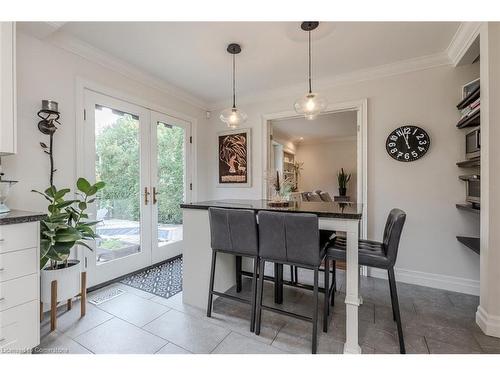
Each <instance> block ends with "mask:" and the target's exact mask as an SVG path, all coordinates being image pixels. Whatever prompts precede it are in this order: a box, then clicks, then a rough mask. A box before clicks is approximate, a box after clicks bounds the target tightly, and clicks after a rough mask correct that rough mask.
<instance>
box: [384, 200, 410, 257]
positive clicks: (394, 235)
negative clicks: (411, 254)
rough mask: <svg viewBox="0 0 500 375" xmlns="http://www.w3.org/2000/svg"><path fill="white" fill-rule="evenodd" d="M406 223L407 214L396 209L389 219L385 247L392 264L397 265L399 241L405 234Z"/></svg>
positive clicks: (385, 232) (386, 227)
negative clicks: (403, 233)
mask: <svg viewBox="0 0 500 375" xmlns="http://www.w3.org/2000/svg"><path fill="white" fill-rule="evenodd" d="M405 221H406V213H405V212H404V211H403V210H400V209H399V208H394V209H392V210H391V212H390V213H389V216H388V217H387V222H386V223H385V230H384V241H383V242H384V247H385V251H386V256H387V258H389V260H390V261H391V263H392V264H393V265H394V263H396V258H397V256H398V249H399V240H400V239H401V233H402V232H403V226H404V224H405Z"/></svg>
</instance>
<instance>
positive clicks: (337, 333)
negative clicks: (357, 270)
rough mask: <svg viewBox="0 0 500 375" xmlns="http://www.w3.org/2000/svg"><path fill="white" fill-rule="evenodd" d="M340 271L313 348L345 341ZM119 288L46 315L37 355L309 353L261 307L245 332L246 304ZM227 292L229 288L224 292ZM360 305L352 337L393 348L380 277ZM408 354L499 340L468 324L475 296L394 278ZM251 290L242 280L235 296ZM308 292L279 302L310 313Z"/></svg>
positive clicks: (483, 346)
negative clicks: (187, 300)
mask: <svg viewBox="0 0 500 375" xmlns="http://www.w3.org/2000/svg"><path fill="white" fill-rule="evenodd" d="M342 280H343V274H342V273H341V272H338V284H337V285H338V286H339V291H338V292H337V295H336V301H337V303H336V305H335V307H334V308H333V314H332V315H331V319H330V322H329V331H328V333H326V334H325V333H323V332H322V330H321V328H320V329H319V337H318V343H319V346H318V352H319V353H341V352H342V348H343V342H344V339H345V307H344V304H343V298H344V295H343V291H344V286H343V285H342V284H343V283H342ZM110 287H120V288H121V289H123V290H125V291H126V293H124V294H123V295H121V296H119V297H116V298H115V299H112V300H111V301H108V302H105V303H103V304H101V305H99V306H94V305H91V304H89V305H88V308H87V315H86V316H85V317H84V318H82V319H80V318H79V311H80V309H79V302H75V303H74V306H73V310H71V311H66V309H65V306H61V308H60V310H59V318H58V327H57V330H56V331H54V332H52V333H50V332H49V319H48V315H46V316H45V319H44V321H43V322H42V325H41V331H42V332H41V344H40V346H39V347H38V348H37V349H36V350H35V352H36V353H57V354H61V353H86V354H90V353H96V354H99V353H149V354H153V353H157V354H183V353H217V354H222V353H258V354H260V353H270V354H280V353H310V350H311V341H310V340H311V337H310V336H311V325H310V324H309V323H306V322H302V321H298V320H295V319H292V318H288V317H284V316H280V315H277V314H273V313H270V312H267V311H265V312H263V320H262V330H261V335H260V336H256V335H255V334H253V333H251V332H250V331H249V316H250V312H249V306H247V305H242V304H239V303H237V302H233V301H230V300H223V299H218V300H216V301H215V302H214V313H213V316H212V318H207V317H206V315H205V311H204V310H200V309H197V308H193V307H191V306H187V305H184V304H183V303H182V294H181V293H179V294H177V295H175V296H173V297H171V298H169V299H164V298H161V297H157V296H154V295H152V294H149V293H146V292H143V291H141V290H138V289H134V288H132V287H128V286H126V285H122V284H114V285H112V286H110ZM231 292H232V293H234V290H231ZM361 292H362V295H363V299H364V303H363V305H362V306H361V307H360V314H359V317H360V326H359V340H360V345H361V348H362V350H363V353H369V354H372V353H398V352H399V346H398V339H397V332H396V325H395V323H394V321H393V320H392V310H391V307H390V296H389V289H388V284H387V281H386V280H381V279H375V278H365V277H363V278H361ZM398 292H399V299H400V306H401V311H402V319H403V325H404V333H405V343H406V350H407V352H408V353H432V354H434V353H436V354H438V353H500V339H496V338H493V337H489V336H485V335H484V334H482V332H481V330H480V329H479V327H477V325H476V324H475V322H474V320H475V319H474V315H475V311H476V307H477V304H478V303H479V299H478V297H475V296H469V295H465V294H460V293H453V292H447V291H442V290H438V289H432V288H425V287H420V286H415V285H409V284H404V283H398ZM249 293H250V280H249V279H245V280H244V285H243V291H242V294H247V295H248V294H249ZM264 299H265V303H266V304H270V305H273V287H272V284H270V283H266V287H265V295H264ZM311 301H312V296H311V293H310V292H308V291H304V290H300V289H295V288H290V287H285V291H284V306H285V307H286V308H287V309H290V310H291V311H295V312H298V313H306V314H307V313H309V311H310V306H311Z"/></svg>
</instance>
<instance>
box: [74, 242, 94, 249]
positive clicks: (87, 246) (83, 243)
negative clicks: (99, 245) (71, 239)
mask: <svg viewBox="0 0 500 375" xmlns="http://www.w3.org/2000/svg"><path fill="white" fill-rule="evenodd" d="M76 244H77V245H82V246H84V247H86V248H87V249H89V250H90V251H94V249H92V248H91V247H90V246H89V245H87V244H86V243H85V242H83V241H77V242H76Z"/></svg>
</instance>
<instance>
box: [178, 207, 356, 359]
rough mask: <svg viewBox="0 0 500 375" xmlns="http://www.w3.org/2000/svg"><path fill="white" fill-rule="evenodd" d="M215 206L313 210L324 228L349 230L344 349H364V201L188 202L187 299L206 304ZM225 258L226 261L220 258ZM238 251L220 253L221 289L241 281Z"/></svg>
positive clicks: (185, 233) (185, 229)
mask: <svg viewBox="0 0 500 375" xmlns="http://www.w3.org/2000/svg"><path fill="white" fill-rule="evenodd" d="M210 207H217V208H227V209H248V210H253V211H255V213H256V214H258V212H259V211H279V212H284V213H311V214H315V215H317V216H318V220H319V229H320V230H329V231H335V232H344V234H345V236H346V242H347V244H346V280H345V281H346V288H345V289H346V295H345V300H344V302H345V305H346V315H345V317H346V325H345V326H346V339H345V343H344V353H352V354H359V353H361V347H360V346H359V343H358V321H359V319H358V309H359V306H360V304H361V303H362V299H361V296H360V292H359V264H358V240H359V233H360V223H361V218H362V214H363V206H362V204H358V203H351V202H348V203H346V202H304V201H294V202H290V203H289V204H288V206H286V207H275V206H274V205H273V204H272V203H271V202H270V201H269V200H265V199H257V200H249V199H218V200H210V201H202V202H193V203H183V204H181V208H182V211H183V241H184V246H183V293H182V298H183V303H185V304H188V305H191V306H195V307H198V308H201V309H206V306H207V302H208V286H209V280H210V264H211V256H212V249H211V247H210V223H209V218H208V209H209V208H210ZM219 259H220V260H219ZM235 264H236V262H235V261H234V256H231V255H230V254H221V256H220V258H219V257H218V258H217V272H216V273H215V288H216V290H221V291H225V290H228V289H230V288H231V287H233V286H234V285H235V283H236V278H235V273H236V265H235Z"/></svg>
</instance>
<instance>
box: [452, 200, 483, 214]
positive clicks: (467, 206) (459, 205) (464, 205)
mask: <svg viewBox="0 0 500 375" xmlns="http://www.w3.org/2000/svg"><path fill="white" fill-rule="evenodd" d="M456 207H457V208H458V209H459V210H463V211H468V212H473V213H475V214H477V215H479V214H480V213H481V210H480V209H479V208H475V207H473V206H472V204H467V203H457V204H456Z"/></svg>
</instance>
